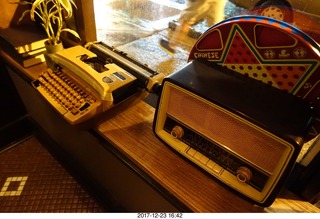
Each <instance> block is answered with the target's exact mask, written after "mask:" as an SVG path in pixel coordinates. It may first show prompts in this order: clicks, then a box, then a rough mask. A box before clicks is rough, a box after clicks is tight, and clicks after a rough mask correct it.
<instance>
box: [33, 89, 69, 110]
mask: <svg viewBox="0 0 320 219" xmlns="http://www.w3.org/2000/svg"><path fill="white" fill-rule="evenodd" d="M37 90H38V91H39V92H40V94H41V95H42V96H43V97H44V98H45V99H46V100H47V101H48V102H49V103H50V104H51V105H52V106H53V107H54V108H55V109H56V110H57V111H58V112H59V113H60V114H61V115H64V114H66V113H67V112H68V110H66V109H65V108H64V107H63V106H61V104H60V103H59V102H58V101H57V100H55V99H54V98H53V97H51V96H50V95H49V94H48V92H47V91H46V90H45V89H44V88H43V87H41V86H39V87H37Z"/></svg>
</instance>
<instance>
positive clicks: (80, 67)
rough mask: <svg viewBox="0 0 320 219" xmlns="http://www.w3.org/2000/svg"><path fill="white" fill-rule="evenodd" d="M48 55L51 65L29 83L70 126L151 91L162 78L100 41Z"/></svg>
mask: <svg viewBox="0 0 320 219" xmlns="http://www.w3.org/2000/svg"><path fill="white" fill-rule="evenodd" d="M49 58H50V59H51V61H52V62H53V63H54V67H53V68H52V69H47V71H45V72H43V73H42V74H41V75H40V76H39V77H38V78H37V79H36V80H35V81H33V82H32V84H33V86H34V87H35V88H36V89H37V90H38V91H39V93H40V94H41V95H42V96H43V97H44V98H45V99H46V100H47V101H48V102H49V103H50V104H51V105H52V106H53V108H54V109H56V110H57V111H58V112H59V113H60V114H61V115H62V116H63V117H64V118H65V119H66V120H67V121H68V122H69V123H70V124H72V125H79V124H83V123H84V122H86V121H88V120H89V119H91V118H93V117H95V116H97V115H99V114H101V113H103V112H105V111H107V110H108V109H110V108H111V107H113V106H115V105H117V104H119V103H120V102H122V101H124V100H126V99H128V98H129V97H131V96H133V95H134V94H137V93H138V92H140V91H147V92H149V93H151V92H153V89H154V88H156V87H157V85H158V84H160V83H161V81H162V79H163V75H162V74H160V73H157V72H155V71H153V70H151V69H150V68H148V67H147V66H146V65H143V64H140V63H139V62H138V61H137V60H135V59H133V58H131V57H129V56H128V55H126V54H125V53H123V52H121V51H119V50H116V49H114V48H112V47H109V46H107V45H106V44H104V43H101V42H97V43H90V44H88V45H87V46H86V47H83V46H74V47H70V48H67V49H64V50H62V51H60V52H57V53H55V54H53V55H50V57H49Z"/></svg>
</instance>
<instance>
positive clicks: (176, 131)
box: [170, 125, 184, 138]
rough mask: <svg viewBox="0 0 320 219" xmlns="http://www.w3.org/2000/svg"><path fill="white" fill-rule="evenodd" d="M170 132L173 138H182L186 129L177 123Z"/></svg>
mask: <svg viewBox="0 0 320 219" xmlns="http://www.w3.org/2000/svg"><path fill="white" fill-rule="evenodd" d="M170 134H171V136H172V137H173V138H182V137H183V135H184V131H183V128H182V127H181V126H178V125H176V126H174V127H173V129H172V130H171V133H170Z"/></svg>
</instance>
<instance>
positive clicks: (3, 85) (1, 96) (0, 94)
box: [0, 59, 26, 130]
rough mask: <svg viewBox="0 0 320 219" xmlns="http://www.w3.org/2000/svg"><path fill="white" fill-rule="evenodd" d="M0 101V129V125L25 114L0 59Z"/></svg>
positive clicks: (2, 125) (4, 124)
mask: <svg viewBox="0 0 320 219" xmlns="http://www.w3.org/2000/svg"><path fill="white" fill-rule="evenodd" d="M0 101H1V104H0V130H1V127H4V126H6V125H7V124H9V123H11V122H13V121H15V120H16V119H18V118H20V117H22V116H23V115H25V114H26V110H25V108H24V106H23V103H22V101H21V99H20V97H19V95H18V93H17V91H16V89H15V87H14V84H13V82H12V80H11V78H10V76H9V74H8V71H7V70H6V68H5V65H4V62H3V61H2V60H1V59H0Z"/></svg>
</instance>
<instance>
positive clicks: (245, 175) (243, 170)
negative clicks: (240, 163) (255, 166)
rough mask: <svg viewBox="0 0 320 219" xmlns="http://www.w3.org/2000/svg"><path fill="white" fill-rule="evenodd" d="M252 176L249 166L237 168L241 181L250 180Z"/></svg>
mask: <svg viewBox="0 0 320 219" xmlns="http://www.w3.org/2000/svg"><path fill="white" fill-rule="evenodd" d="M251 178H252V172H251V170H250V169H249V168H247V167H239V168H238V169H237V179H238V180H239V181H240V182H243V183H245V182H247V181H250V180H251Z"/></svg>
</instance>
